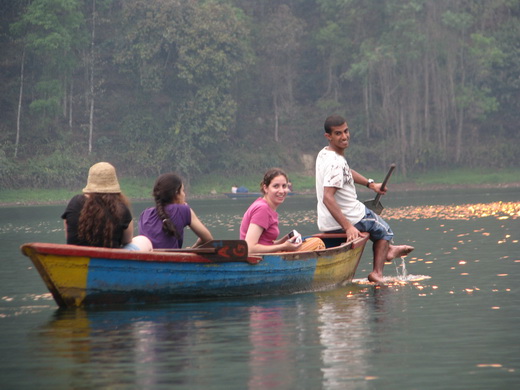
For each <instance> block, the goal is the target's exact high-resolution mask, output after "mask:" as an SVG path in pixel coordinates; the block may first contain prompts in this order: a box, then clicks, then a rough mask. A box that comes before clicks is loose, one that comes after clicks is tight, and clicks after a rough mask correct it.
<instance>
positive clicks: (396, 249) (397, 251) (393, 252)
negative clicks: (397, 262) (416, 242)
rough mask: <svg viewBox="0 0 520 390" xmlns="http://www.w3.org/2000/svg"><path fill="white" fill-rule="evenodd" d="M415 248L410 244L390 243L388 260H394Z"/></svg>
mask: <svg viewBox="0 0 520 390" xmlns="http://www.w3.org/2000/svg"><path fill="white" fill-rule="evenodd" d="M414 249H415V248H414V247H413V246H410V245H389V248H388V251H387V256H386V261H392V260H393V259H395V258H397V257H403V256H406V255H407V254H409V253H410V252H411V251H413V250H414Z"/></svg>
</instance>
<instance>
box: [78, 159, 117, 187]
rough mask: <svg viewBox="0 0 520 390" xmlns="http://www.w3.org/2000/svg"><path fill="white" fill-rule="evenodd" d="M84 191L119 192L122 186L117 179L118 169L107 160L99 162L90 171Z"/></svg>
mask: <svg viewBox="0 0 520 390" xmlns="http://www.w3.org/2000/svg"><path fill="white" fill-rule="evenodd" d="M83 192H84V193H93V192H98V193H102V194H119V193H121V187H119V182H118V181H117V176H116V169H115V168H114V167H113V166H112V165H111V164H109V163H107V162H99V163H97V164H94V165H92V166H91V167H90V169H89V171H88V180H87V186H86V187H85V188H83Z"/></svg>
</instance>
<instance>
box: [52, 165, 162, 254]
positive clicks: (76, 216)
mask: <svg viewBox="0 0 520 390" xmlns="http://www.w3.org/2000/svg"><path fill="white" fill-rule="evenodd" d="M129 205H130V202H129V201H128V199H127V197H126V196H124V195H123V194H122V193H121V188H120V187H119V182H118V180H117V175H116V170H115V168H114V167H113V166H112V165H111V164H109V163H107V162H99V163H97V164H94V165H93V166H91V167H90V170H89V172H88V180H87V186H86V187H85V188H83V194H82V195H76V196H74V197H73V198H72V199H71V200H70V202H69V204H68V205H67V208H66V209H65V212H64V213H63V214H62V216H61V218H63V219H64V224H65V234H66V238H67V244H73V245H84V246H97V247H105V248H123V249H130V250H143V251H151V250H152V244H151V242H150V240H148V238H146V237H144V236H137V237H133V233H134V225H133V222H132V214H131V212H130V209H129Z"/></svg>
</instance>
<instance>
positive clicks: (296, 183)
mask: <svg viewBox="0 0 520 390" xmlns="http://www.w3.org/2000/svg"><path fill="white" fill-rule="evenodd" d="M363 174H364V175H365V176H367V177H372V178H374V179H375V180H376V181H382V180H383V178H384V175H385V174H386V172H363ZM289 175H290V180H291V181H292V183H293V188H294V191H296V192H314V176H305V175H302V174H291V173H289ZM261 179H262V177H261V176H260V175H259V176H258V177H252V176H241V177H240V176H234V177H227V176H201V177H199V178H198V180H197V181H196V182H193V183H192V184H191V186H190V188H189V189H188V194H189V195H188V196H192V197H206V196H218V195H220V194H222V193H224V192H230V190H231V186H233V185H238V186H245V187H247V188H248V189H249V191H251V192H255V191H258V190H259V183H260V180H261ZM154 180H155V178H120V181H121V187H122V189H123V191H124V193H125V194H126V195H127V196H128V197H130V198H131V199H150V198H151V190H152V186H153V183H154ZM391 185H392V190H395V191H399V190H400V189H404V188H413V189H416V190H421V189H429V188H432V187H452V186H468V187H472V186H492V185H497V186H503V185H515V186H520V169H513V168H510V169H503V170H500V171H497V170H482V169H454V170H445V171H432V172H428V173H425V174H417V175H413V176H409V177H406V178H405V177H403V176H402V175H400V174H394V175H393V176H392V179H391ZM81 189H82V187H80V188H77V189H75V190H71V189H59V188H57V189H18V190H0V205H2V204H3V205H6V204H49V203H66V202H67V201H68V200H69V199H70V198H71V197H72V196H73V195H75V194H77V193H80V192H81Z"/></svg>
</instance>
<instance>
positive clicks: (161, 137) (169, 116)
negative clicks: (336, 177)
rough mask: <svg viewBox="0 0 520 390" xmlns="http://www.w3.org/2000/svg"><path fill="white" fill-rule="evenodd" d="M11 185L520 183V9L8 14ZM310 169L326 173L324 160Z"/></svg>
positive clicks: (97, 6)
mask: <svg viewBox="0 0 520 390" xmlns="http://www.w3.org/2000/svg"><path fill="white" fill-rule="evenodd" d="M0 4H1V11H0V19H1V24H0V28H1V34H0V49H1V53H2V54H1V56H2V61H1V63H0V67H1V68H2V69H1V72H0V80H1V82H2V85H3V88H2V91H3V94H2V96H1V98H0V104H1V107H2V109H1V110H0V116H1V120H0V129H1V131H0V183H1V184H2V186H4V187H5V188H15V187H18V186H19V187H21V186H25V187H30V186H38V187H53V186H73V185H75V184H76V183H77V182H78V181H83V180H84V177H83V176H84V172H85V169H86V168H87V167H88V166H89V165H91V164H92V163H93V162H96V161H102V160H104V161H110V162H112V163H113V164H114V165H115V166H116V167H117V168H118V171H119V172H121V174H127V175H135V176H142V175H145V176H156V175H158V174H160V173H163V172H166V171H173V170H174V171H178V172H180V173H181V174H183V175H185V177H186V178H188V180H189V179H190V178H194V177H196V176H197V175H198V174H208V173H212V174H215V175H225V174H244V173H245V174H247V173H252V174H255V175H258V174H261V173H263V171H264V170H265V169H266V168H268V167H271V166H273V165H281V166H282V167H285V168H287V169H289V170H293V171H297V170H299V169H303V168H302V167H303V165H304V164H302V162H303V160H304V159H303V158H302V156H305V155H306V156H308V155H312V156H314V155H315V154H316V153H317V152H318V150H319V149H320V148H321V147H322V146H323V145H324V143H325V140H324V138H323V129H322V124H323V121H324V119H325V117H327V116H328V115H330V114H340V115H344V116H345V117H346V119H347V121H348V122H349V127H350V128H351V132H352V137H353V139H354V142H353V146H352V147H351V149H352V150H349V153H350V154H351V155H352V158H354V160H355V164H354V166H356V165H363V166H365V167H369V168H373V169H386V167H387V166H388V165H389V163H390V162H397V163H398V168H399V169H400V170H401V172H402V173H404V174H407V173H409V172H418V171H423V170H426V169H431V168H436V167H445V166H461V167H481V166H482V167H484V166H486V167H496V168H500V167H505V166H518V164H519V163H520V152H519V150H518V149H519V148H518V144H519V143H518V141H519V138H520V137H519V132H518V123H519V122H520V118H519V116H520V27H519V26H520V23H519V22H520V20H519V18H520V0H489V1H486V2H482V1H478V0H385V1H375V0H369V1H366V0H363V1H361V0H266V1H248V0H156V1H148V0H31V1H28V0H26V1H22V0H18V1H7V0H0ZM307 160H308V159H307Z"/></svg>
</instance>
